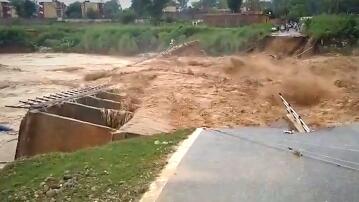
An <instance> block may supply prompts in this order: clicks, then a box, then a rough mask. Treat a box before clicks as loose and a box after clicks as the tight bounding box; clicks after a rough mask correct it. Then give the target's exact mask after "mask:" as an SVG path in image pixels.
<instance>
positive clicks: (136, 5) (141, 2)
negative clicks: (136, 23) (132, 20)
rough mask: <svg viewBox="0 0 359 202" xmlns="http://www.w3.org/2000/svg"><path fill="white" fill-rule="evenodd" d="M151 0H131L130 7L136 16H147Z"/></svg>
mask: <svg viewBox="0 0 359 202" xmlns="http://www.w3.org/2000/svg"><path fill="white" fill-rule="evenodd" d="M150 7H151V0H132V4H131V8H132V9H133V11H134V12H135V14H136V16H138V17H148V15H149V12H148V11H149V9H150Z"/></svg>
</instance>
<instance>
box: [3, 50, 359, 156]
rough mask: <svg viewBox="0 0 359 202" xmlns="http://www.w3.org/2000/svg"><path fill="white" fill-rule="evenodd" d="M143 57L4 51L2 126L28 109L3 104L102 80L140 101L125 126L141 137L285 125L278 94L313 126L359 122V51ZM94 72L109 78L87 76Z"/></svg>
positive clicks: (15, 125)
mask: <svg viewBox="0 0 359 202" xmlns="http://www.w3.org/2000/svg"><path fill="white" fill-rule="evenodd" d="M141 60H143V58H139V57H133V58H124V57H112V56H98V55H83V54H48V53H46V54H44V53H36V54H2V55H0V103H1V106H0V111H1V113H0V124H4V125H7V126H10V127H12V128H14V129H15V130H18V126H19V123H20V120H21V117H22V116H23V115H24V114H25V111H24V110H18V109H11V108H5V107H4V106H5V105H13V104H16V103H17V101H18V100H21V99H25V98H33V97H36V96H40V95H45V94H48V93H53V92H57V91H59V90H63V89H70V88H74V87H79V86H83V85H86V84H89V83H104V82H111V83H112V84H114V85H115V86H117V88H118V89H119V91H120V92H121V93H125V94H127V96H128V97H129V98H130V99H131V100H132V102H134V103H136V105H138V107H139V108H138V109H137V111H136V112H135V115H134V118H133V119H132V120H130V121H129V122H128V123H127V124H126V125H124V126H123V127H122V128H121V129H120V131H123V132H131V133H139V134H143V135H150V134H154V133H157V132H168V131H172V130H174V129H176V128H189V127H201V126H205V127H241V126H283V125H285V122H284V121H283V117H284V116H285V109H284V107H283V106H282V104H281V103H280V101H279V98H278V93H279V92H281V93H283V94H284V97H285V98H287V99H288V101H289V102H290V103H291V104H292V105H293V107H294V108H295V109H296V110H297V111H298V112H299V114H300V115H301V116H302V118H303V119H304V120H305V121H306V122H307V123H308V125H309V126H310V127H312V128H320V127H332V126H337V125H341V124H347V123H351V122H355V121H358V120H359V113H358V112H359V99H358V98H359V80H358V77H359V57H354V56H315V57H311V58H309V59H296V58H281V59H278V58H274V57H272V56H270V55H267V54H264V53H260V54H250V55H234V56H225V57H207V56H198V57H191V56H185V57H176V56H171V57H161V58H155V59H151V60H148V61H146V62H143V63H139V64H136V65H134V66H127V65H128V64H131V63H134V62H135V61H141ZM94 72H96V73H99V75H102V76H100V77H104V78H100V79H97V80H95V79H91V78H90V77H87V78H90V79H86V80H85V79H84V77H85V76H86V75H87V76H88V75H89V74H91V73H94ZM102 73H103V74H102ZM91 80H93V81H91ZM4 137H11V138H13V137H14V136H13V135H10V136H9V135H2V134H1V133H0V138H2V139H0V141H3V142H4V141H5V142H6V141H7V139H4ZM13 142H14V141H13ZM0 150H2V149H1V145H0ZM0 153H2V151H0ZM0 161H2V159H1V158H0ZM4 161H5V160H4Z"/></svg>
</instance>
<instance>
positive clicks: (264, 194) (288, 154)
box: [157, 125, 359, 202]
mask: <svg viewBox="0 0 359 202" xmlns="http://www.w3.org/2000/svg"><path fill="white" fill-rule="evenodd" d="M220 131H221V132H218V131H214V130H205V131H203V132H202V133H201V134H200V135H199V136H198V138H197V139H196V140H195V142H194V143H193V145H192V146H191V147H190V149H189V150H188V152H187V153H186V155H185V156H184V157H183V159H182V161H181V162H180V164H179V165H178V167H177V169H176V172H175V174H174V175H173V176H172V177H170V179H169V180H168V182H167V184H166V185H165V187H164V188H163V190H162V192H161V194H160V195H159V198H158V200H157V201H166V202H167V201H171V202H182V201H183V202H185V201H186V202H188V201H206V202H208V201H266V202H267V201H276V202H277V201H283V202H288V201H291V202H296V201H298V202H299V201H300V202H301V201H323V202H325V201H328V202H331V201H349V202H350V201H353V202H354V201H358V200H359V125H352V126H350V127H343V128H336V129H326V130H321V131H318V132H314V133H312V134H310V135H303V134H301V135H289V134H284V133H283V130H282V129H274V128H242V129H223V130H220Z"/></svg>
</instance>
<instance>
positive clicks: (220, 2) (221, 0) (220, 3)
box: [217, 0, 228, 9]
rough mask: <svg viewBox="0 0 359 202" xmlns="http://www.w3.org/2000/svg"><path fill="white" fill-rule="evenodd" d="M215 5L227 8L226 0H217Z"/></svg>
mask: <svg viewBox="0 0 359 202" xmlns="http://www.w3.org/2000/svg"><path fill="white" fill-rule="evenodd" d="M217 7H218V8H220V9H227V8H228V4H227V0H219V1H218V5H217Z"/></svg>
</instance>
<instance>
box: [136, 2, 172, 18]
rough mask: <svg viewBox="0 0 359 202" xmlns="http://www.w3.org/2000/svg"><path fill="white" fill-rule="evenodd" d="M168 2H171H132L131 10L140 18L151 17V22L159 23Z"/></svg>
mask: <svg viewBox="0 0 359 202" xmlns="http://www.w3.org/2000/svg"><path fill="white" fill-rule="evenodd" d="M168 2H169V0H132V5H131V8H132V9H133V10H134V11H135V13H136V15H137V16H138V17H151V20H152V21H153V22H155V23H157V22H158V21H159V20H160V18H161V17H162V13H163V8H164V7H165V6H166V4H167V3H168Z"/></svg>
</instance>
